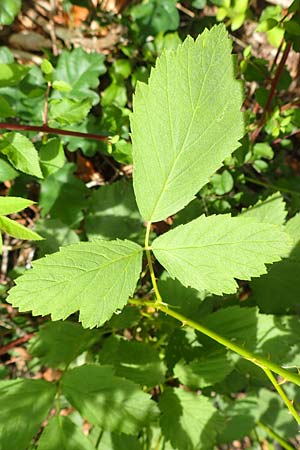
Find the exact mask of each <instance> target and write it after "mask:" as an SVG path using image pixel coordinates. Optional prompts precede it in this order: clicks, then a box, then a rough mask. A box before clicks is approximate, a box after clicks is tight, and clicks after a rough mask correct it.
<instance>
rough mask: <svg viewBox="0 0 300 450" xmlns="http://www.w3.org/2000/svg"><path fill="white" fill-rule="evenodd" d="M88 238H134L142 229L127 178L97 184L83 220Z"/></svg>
mask: <svg viewBox="0 0 300 450" xmlns="http://www.w3.org/2000/svg"><path fill="white" fill-rule="evenodd" d="M85 229H86V232H87V235H88V237H89V239H95V238H101V239H115V238H119V239H125V238H126V237H127V238H129V239H133V238H134V237H136V235H137V234H138V233H139V232H140V231H141V229H142V218H141V216H140V213H139V211H138V209H137V205H136V201H135V197H134V193H133V188H132V184H131V183H129V182H128V181H126V180H121V181H117V182H116V183H113V184H111V185H106V186H102V187H100V188H99V189H98V190H97V191H94V192H93V194H92V196H91V199H90V208H89V211H88V213H87V215H86V219H85Z"/></svg>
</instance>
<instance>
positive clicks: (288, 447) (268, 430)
mask: <svg viewBox="0 0 300 450" xmlns="http://www.w3.org/2000/svg"><path fill="white" fill-rule="evenodd" d="M257 425H258V426H259V427H260V428H262V429H263V430H264V431H265V432H266V433H267V434H268V435H269V436H270V437H271V438H272V439H275V440H276V441H277V442H278V443H279V444H280V445H281V447H283V448H285V449H286V450H295V447H292V446H291V445H290V444H289V443H288V442H286V441H285V440H284V439H282V437H280V436H279V435H278V434H277V433H275V431H273V430H271V428H269V427H267V425H265V424H264V423H262V422H260V421H259V422H258V423H257Z"/></svg>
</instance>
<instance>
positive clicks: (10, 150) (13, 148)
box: [0, 132, 43, 178]
mask: <svg viewBox="0 0 300 450" xmlns="http://www.w3.org/2000/svg"><path fill="white" fill-rule="evenodd" d="M0 152H1V153H3V154H4V155H6V156H7V159H8V160H9V162H10V163H11V164H12V165H13V166H14V167H15V168H16V169H17V170H20V171H21V172H25V173H27V174H29V175H33V176H35V177H38V178H43V174H42V172H41V168H40V163H39V158H38V154H37V151H36V149H35V147H34V145H33V144H32V142H31V141H30V140H29V139H28V138H27V137H25V136H23V135H22V134H20V133H14V132H11V133H4V134H3V135H2V136H1V139H0Z"/></svg>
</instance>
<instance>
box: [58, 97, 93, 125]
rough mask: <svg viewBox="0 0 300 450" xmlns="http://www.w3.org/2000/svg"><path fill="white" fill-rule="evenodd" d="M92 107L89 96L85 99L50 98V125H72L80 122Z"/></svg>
mask: <svg viewBox="0 0 300 450" xmlns="http://www.w3.org/2000/svg"><path fill="white" fill-rule="evenodd" d="M91 107H92V101H91V99H90V98H87V99H86V100H79V101H78V100H70V99H68V98H62V99H52V100H50V102H49V123H50V125H55V123H56V122H57V123H59V125H61V126H64V125H73V124H74V123H79V122H82V121H83V120H84V119H85V118H86V116H87V115H88V113H89V111H90V109H91Z"/></svg>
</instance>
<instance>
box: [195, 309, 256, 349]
mask: <svg viewBox="0 0 300 450" xmlns="http://www.w3.org/2000/svg"><path fill="white" fill-rule="evenodd" d="M257 316H258V313H257V309H256V308H240V307H239V306H231V307H228V308H225V309H219V310H218V311H216V312H214V313H213V314H209V315H208V316H206V317H204V318H203V319H202V320H201V323H202V324H203V325H204V326H206V327H207V328H209V329H210V330H213V331H215V332H216V333H218V334H219V335H221V336H224V337H225V338H226V339H229V340H231V341H233V342H235V343H236V344H237V345H240V346H242V347H244V346H245V347H246V348H248V349H255V347H256V335H257ZM208 339H209V342H210V343H212V341H211V339H210V338H206V337H205V336H202V335H201V336H199V340H200V342H201V343H202V344H203V345H205V344H206V342H207V340H208ZM218 347H219V346H218Z"/></svg>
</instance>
